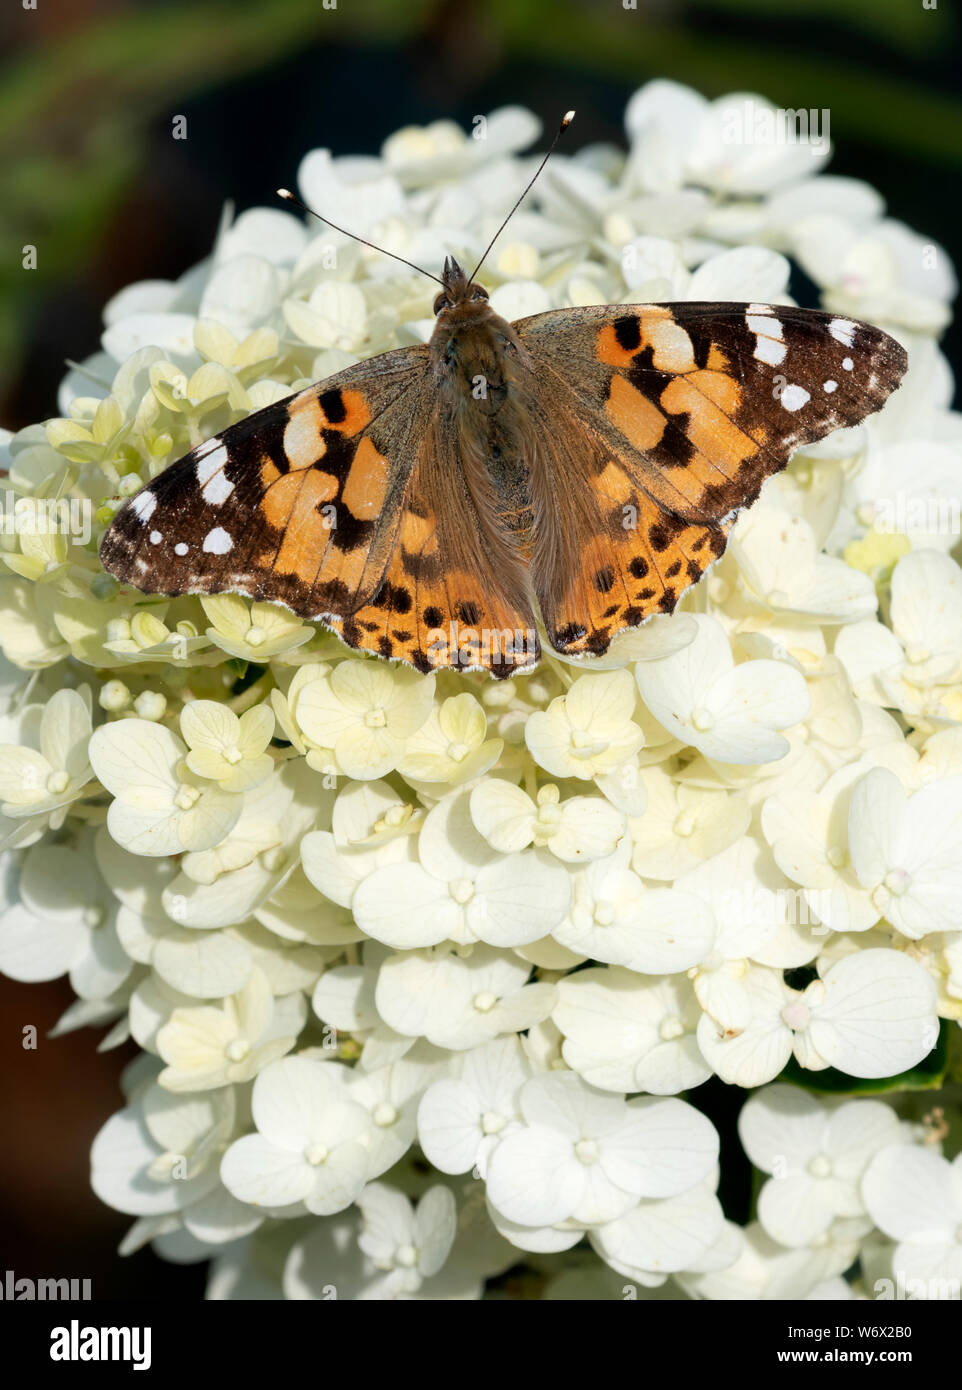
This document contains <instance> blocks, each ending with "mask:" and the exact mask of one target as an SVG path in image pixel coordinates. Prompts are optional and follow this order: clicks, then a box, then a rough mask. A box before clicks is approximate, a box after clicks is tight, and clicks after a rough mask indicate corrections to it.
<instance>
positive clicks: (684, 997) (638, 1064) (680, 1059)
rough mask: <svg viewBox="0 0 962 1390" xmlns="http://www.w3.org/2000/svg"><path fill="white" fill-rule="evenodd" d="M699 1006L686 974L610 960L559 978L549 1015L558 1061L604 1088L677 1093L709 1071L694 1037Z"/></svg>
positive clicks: (691, 1085) (653, 1092)
mask: <svg viewBox="0 0 962 1390" xmlns="http://www.w3.org/2000/svg"><path fill="white" fill-rule="evenodd" d="M701 1016H702V1011H701V1008H700V1006H699V1003H698V1000H697V999H696V998H695V995H694V992H693V990H692V987H691V985H690V983H689V982H688V980H686V979H684V978H679V977H678V976H664V977H661V978H658V977H655V978H653V979H646V978H645V977H643V976H639V975H636V974H635V973H634V972H632V971H629V970H623V969H621V968H619V967H617V966H613V967H611V968H609V969H607V970H602V969H598V968H592V969H589V970H579V971H578V972H577V973H576V974H574V975H569V976H567V977H566V978H565V979H563V980H561V981H559V983H558V1003H557V1005H556V1006H555V1009H554V1010H553V1013H552V1018H553V1019H554V1022H555V1023H556V1024H557V1026H558V1027H559V1028H560V1029H561V1032H562V1033H563V1034H564V1044H563V1048H562V1052H563V1056H564V1060H565V1061H566V1062H567V1064H568V1066H569V1067H571V1068H573V1069H574V1070H575V1071H576V1072H578V1074H579V1075H580V1076H583V1077H584V1079H585V1080H586V1081H589V1082H590V1083H591V1084H592V1085H593V1086H598V1087H600V1088H601V1089H602V1090H605V1091H650V1092H651V1093H652V1094H653V1095H676V1094H677V1093H678V1092H680V1091H687V1090H690V1089H691V1088H692V1087H694V1086H700V1085H701V1083H702V1082H703V1081H707V1080H708V1077H709V1076H710V1075H711V1067H710V1066H709V1065H708V1063H707V1062H706V1061H705V1059H704V1057H703V1056H702V1053H701V1050H700V1049H699V1046H698V1043H697V1041H696V1037H695V1030H696V1028H697V1026H698V1021H699V1019H700V1018H701Z"/></svg>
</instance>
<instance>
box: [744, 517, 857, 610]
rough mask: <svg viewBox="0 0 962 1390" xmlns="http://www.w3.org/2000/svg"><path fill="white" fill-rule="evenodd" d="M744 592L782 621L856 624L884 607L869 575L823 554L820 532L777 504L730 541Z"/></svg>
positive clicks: (746, 522)
mask: <svg viewBox="0 0 962 1390" xmlns="http://www.w3.org/2000/svg"><path fill="white" fill-rule="evenodd" d="M729 553H730V554H731V555H732V557H733V558H734V560H735V562H736V564H737V565H738V570H739V574H740V577H741V580H742V586H743V592H744V593H745V594H746V595H747V596H748V598H749V600H750V601H751V602H752V603H753V604H755V605H757V606H758V607H760V608H761V609H762V610H763V611H767V612H770V613H773V614H774V615H775V616H776V617H777V618H781V617H785V618H797V619H800V620H801V621H803V622H810V623H816V622H817V623H835V624H842V623H853V622H858V621H859V620H861V619H864V618H868V617H871V615H872V614H873V613H874V612H875V610H876V608H877V606H878V598H877V596H876V593H875V586H874V584H873V583H872V581H871V579H870V578H869V576H868V575H867V574H863V573H862V572H861V571H860V570H857V569H854V568H853V567H852V566H851V565H847V564H846V563H845V561H844V560H839V559H836V558H835V557H834V556H831V555H823V554H820V553H819V549H818V542H817V539H816V536H815V532H814V531H813V529H812V527H811V526H810V525H809V524H808V522H807V521H805V520H804V518H802V517H800V516H791V515H789V514H787V513H785V512H784V511H782V510H781V509H779V508H778V507H776V506H772V505H767V506H766V505H762V504H761V503H760V504H759V506H757V507H752V508H751V509H750V510H749V511H748V512H746V513H745V514H744V515H743V517H742V518H741V519H740V520H739V522H738V525H737V526H736V527H735V529H734V531H733V532H732V535H731V539H730V541H729Z"/></svg>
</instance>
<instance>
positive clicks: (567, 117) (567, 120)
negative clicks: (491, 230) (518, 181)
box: [468, 111, 575, 282]
mask: <svg viewBox="0 0 962 1390" xmlns="http://www.w3.org/2000/svg"><path fill="white" fill-rule="evenodd" d="M574 118H575V113H574V112H573V111H566V112H565V114H564V118H563V119H562V122H561V124H560V125H559V127H558V129H557V131H556V133H555V137H554V139H553V140H552V142H551V144H550V145H549V146H548V153H547V154H546V155H545V157H544V159H543V160H542V161H541V163H540V164H539V165H538V167H537V169H535V171H534V173H533V174H532V176H531V178H530V179H529V180H528V183H527V186H526V187H525V189H524V192H523V193H522V194H521V196H520V198H519V199H518V201H517V202H516V203H515V205H514V207H513V208H512V209H511V211H510V212H509V213H508V215H507V217H506V218H505V219H504V221H503V222H502V223H501V226H500V227H499V228H498V230H497V231H496V232H495V234H494V236H493V237H492V238H491V240H490V241H489V242H488V245H487V247H486V249H485V252H484V255H483V256H482V257H481V259H480V260H479V261H478V263H477V265H476V266H475V267H474V270H473V271H472V272H471V274H470V276H469V277H468V279H469V282H470V281H471V280H473V279H474V277H475V276H476V275H477V273H478V271H479V270H480V269H481V267H482V266H483V265H484V263H485V261H486V260H487V258H488V252H489V251H490V250H491V247H492V246H493V245H494V243H495V242H496V241H497V239H498V237H499V236H500V235H501V233H502V232H503V231H504V229H505V227H506V226H507V225H508V223H509V222H510V221H511V219H512V217H513V216H514V215H515V213H516V212H517V211H518V208H519V207H520V206H521V204H522V203H523V202H524V200H525V198H526V197H527V196H528V194H529V193H530V192H531V185H532V184H533V183H534V182H535V180H536V179H537V178H538V176H539V175H540V173H541V170H542V169H543V168H544V166H545V165H546V164H547V162H548V160H549V159H550V158H551V156H552V154H553V153H554V147H555V145H557V143H558V141H559V140H560V139H561V137H562V135H564V133H565V131H566V130H567V129H568V127H569V125H570V124H571V122H572V121H573V120H574Z"/></svg>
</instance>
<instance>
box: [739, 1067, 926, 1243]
mask: <svg viewBox="0 0 962 1390" xmlns="http://www.w3.org/2000/svg"><path fill="white" fill-rule="evenodd" d="M900 1128H901V1126H900V1123H899V1119H898V1116H897V1115H896V1114H895V1111H894V1110H892V1109H891V1107H890V1106H888V1105H883V1104H882V1102H881V1101H876V1100H853V1101H849V1102H847V1103H845V1104H842V1105H831V1104H826V1103H824V1102H823V1101H821V1100H819V1099H818V1098H816V1097H815V1096H811V1095H808V1094H807V1093H806V1092H805V1091H802V1090H799V1089H798V1088H797V1087H794V1086H766V1087H765V1089H764V1090H762V1091H757V1092H755V1094H754V1095H752V1096H751V1098H750V1099H749V1100H748V1101H747V1102H746V1104H745V1105H744V1106H743V1107H742V1111H741V1114H740V1115H739V1118H738V1134H739V1137H740V1139H741V1141H742V1146H743V1147H744V1149H745V1152H746V1153H747V1155H748V1157H749V1158H750V1159H751V1161H752V1163H753V1164H754V1165H755V1167H756V1168H760V1169H761V1171H762V1172H763V1173H768V1174H771V1176H770V1177H769V1178H768V1181H767V1182H765V1183H764V1184H763V1186H762V1189H761V1191H760V1193H759V1194H758V1219H759V1221H760V1222H761V1224H762V1226H763V1227H764V1229H765V1231H766V1232H767V1233H768V1234H769V1235H770V1236H771V1237H772V1238H773V1239H774V1240H777V1241H779V1242H780V1243H781V1244H782V1245H789V1246H793V1245H811V1244H812V1243H813V1242H814V1241H815V1240H816V1239H817V1238H818V1237H819V1236H820V1235H822V1234H823V1232H825V1231H827V1230H828V1228H829V1226H830V1225H831V1224H832V1222H833V1220H834V1219H835V1218H836V1217H838V1216H864V1215H865V1204H864V1202H863V1200H862V1197H861V1194H860V1186H861V1181H862V1177H863V1175H864V1173H865V1170H866V1169H867V1168H868V1166H869V1164H870V1163H871V1161H872V1159H873V1158H874V1157H875V1155H876V1154H877V1153H878V1152H879V1151H880V1150H881V1149H884V1148H887V1147H888V1146H889V1145H891V1144H896V1143H898V1142H899V1132H900Z"/></svg>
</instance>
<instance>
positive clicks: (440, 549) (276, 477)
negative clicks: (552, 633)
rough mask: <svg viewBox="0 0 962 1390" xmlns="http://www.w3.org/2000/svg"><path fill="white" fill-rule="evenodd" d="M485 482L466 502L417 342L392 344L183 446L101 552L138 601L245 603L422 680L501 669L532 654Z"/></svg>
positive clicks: (120, 519) (521, 592) (119, 519)
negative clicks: (316, 622) (319, 622)
mask: <svg viewBox="0 0 962 1390" xmlns="http://www.w3.org/2000/svg"><path fill="white" fill-rule="evenodd" d="M482 475H483V470H481V472H480V473H479V479H481V481H480V482H479V486H480V488H481V492H480V493H479V492H478V488H472V487H471V486H470V485H469V482H470V480H469V478H468V476H467V473H466V470H465V468H464V467H462V466H461V459H460V457H459V448H458V439H457V434H456V430H455V428H454V423H453V421H452V420H451V419H450V418H449V417H447V416H446V415H445V414H444V412H443V411H439V408H438V400H437V393H436V391H435V389H434V387H433V383H432V379H431V377H430V373H429V368H428V349H427V348H426V347H420V346H417V347H409V348H401V349H398V350H397V351H394V352H388V353H384V354H382V355H381V356H379V357H375V358H371V359H370V360H368V361H366V362H363V363H359V364H358V365H356V366H354V367H349V368H348V369H347V370H346V371H344V372H340V373H338V374H337V375H336V376H334V377H331V378H329V379H328V380H326V381H323V382H320V383H317V384H316V385H314V386H310V387H308V388H307V389H306V390H304V391H301V392H299V393H298V394H297V395H294V396H291V397H290V398H288V399H287V400H285V401H281V402H279V403H278V404H276V405H272V406H268V407H267V408H266V409H264V410H261V411H257V412H256V413H255V414H253V415H251V416H249V417H248V418H247V419H245V420H242V421H240V422H239V423H238V424H236V425H233V426H231V427H230V428H229V429H226V430H225V431H224V432H223V433H222V434H220V435H218V436H215V437H214V438H213V439H209V440H207V441H206V442H205V443H204V444H202V445H200V446H199V447H198V448H196V449H193V450H192V451H191V452H190V453H189V454H186V455H185V456H184V457H183V458H182V459H180V460H178V461H177V462H176V463H174V464H172V465H171V466H170V467H169V468H167V469H166V470H165V471H164V472H163V473H161V474H160V475H159V476H158V477H157V478H156V479H154V481H153V482H151V483H149V484H148V485H147V486H146V487H145V488H142V489H141V491H140V492H139V493H137V494H136V496H134V497H132V498H131V499H130V500H129V501H128V502H126V503H125V504H124V506H123V507H121V509H120V510H119V511H118V513H117V515H116V517H115V518H114V520H113V522H112V524H111V526H110V527H109V529H108V531H107V533H106V535H105V536H104V539H103V542H102V544H101V548H100V555H101V559H102V561H103V564H104V567H105V568H106V569H107V570H109V571H110V572H111V573H112V574H114V575H116V576H117V578H118V579H121V580H123V581H125V582H127V583H130V584H132V585H134V586H135V587H136V588H138V589H140V590H142V591H144V592H146V593H162V594H169V595H174V594H184V593H191V594H212V593H222V592H227V591H229V592H232V593H240V594H244V595H246V596H248V597H250V598H253V599H258V600H267V601H271V602H278V603H282V604H284V605H285V606H286V607H287V608H289V609H291V611H292V612H294V613H297V614H298V615H299V616H301V617H303V618H311V619H323V620H324V621H326V622H327V623H328V624H329V625H330V626H331V627H333V628H334V629H335V631H337V632H339V633H340V635H341V636H342V637H343V639H344V641H345V642H347V643H348V644H349V645H350V646H353V647H357V648H360V649H363V650H368V651H373V652H377V653H378V654H380V655H382V656H389V657H397V658H399V659H401V660H404V661H407V662H410V663H411V664H412V665H415V666H417V667H418V668H419V669H421V670H429V669H435V668H436V667H441V666H449V665H454V666H458V665H459V666H461V667H473V666H480V667H485V668H487V669H490V670H493V671H495V673H496V674H499V675H500V674H507V673H508V670H509V669H517V667H518V666H524V665H532V664H534V662H536V661H537V660H538V657H539V656H540V650H539V649H538V646H537V637H536V634H535V633H534V619H533V616H532V613H531V608H530V603H529V601H528V599H527V597H526V592H525V588H524V582H523V575H522V573H521V571H520V569H519V566H518V562H517V559H516V557H514V556H513V555H512V553H511V552H510V549H509V547H507V545H506V544H505V542H504V539H503V537H502V536H501V534H500V531H499V529H498V527H497V524H496V513H497V506H496V499H494V498H493V497H487V496H486V495H484V491H483V487H484V485H483V476H482ZM484 633H488V634H496V636H495V639H494V640H493V641H492V640H491V638H490V636H489V637H488V638H485V637H484V636H483V634H484ZM452 634H454V636H452ZM518 634H523V635H522V636H521V637H520V638H519V636H518ZM519 643H520V645H519ZM505 649H506V650H505Z"/></svg>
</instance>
